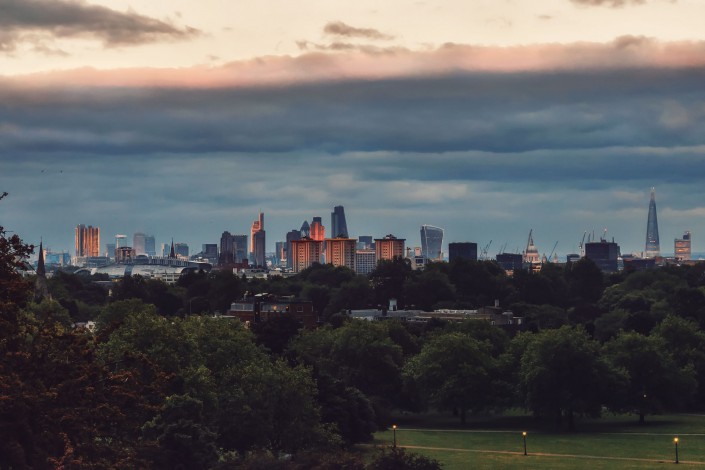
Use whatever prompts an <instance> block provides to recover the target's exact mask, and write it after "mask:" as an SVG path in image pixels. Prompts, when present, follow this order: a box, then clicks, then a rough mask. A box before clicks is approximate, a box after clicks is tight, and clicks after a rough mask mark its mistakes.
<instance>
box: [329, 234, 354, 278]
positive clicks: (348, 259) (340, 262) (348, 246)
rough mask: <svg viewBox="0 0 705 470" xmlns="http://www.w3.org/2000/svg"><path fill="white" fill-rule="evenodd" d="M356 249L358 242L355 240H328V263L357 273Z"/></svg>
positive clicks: (342, 238)
mask: <svg viewBox="0 0 705 470" xmlns="http://www.w3.org/2000/svg"><path fill="white" fill-rule="evenodd" d="M356 248H357V241H356V240H355V239H354V238H344V237H336V238H326V262H327V263H330V264H332V265H333V266H344V267H346V268H348V269H352V270H353V271H355V251H356Z"/></svg>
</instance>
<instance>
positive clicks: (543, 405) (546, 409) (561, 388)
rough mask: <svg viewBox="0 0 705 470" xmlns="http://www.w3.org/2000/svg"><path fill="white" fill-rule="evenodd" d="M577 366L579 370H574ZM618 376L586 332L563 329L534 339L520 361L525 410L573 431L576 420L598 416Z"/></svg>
mask: <svg viewBox="0 0 705 470" xmlns="http://www.w3.org/2000/svg"><path fill="white" fill-rule="evenodd" d="M578 365H579V366H578ZM617 378H618V376H617V374H616V372H615V371H614V370H613V369H612V368H611V367H610V366H609V364H608V363H607V362H606V361H605V360H604V359H603V358H602V357H601V356H600V347H599V345H598V344H597V342H595V341H593V340H591V339H590V338H589V336H588V335H587V333H586V332H585V330H584V329H582V328H571V327H567V326H563V327H561V328H558V329H555V330H542V331H540V332H539V333H537V334H535V335H534V336H533V337H532V340H531V342H530V343H529V344H528V345H527V347H526V352H525V353H524V355H523V357H522V359H521V369H520V379H521V385H522V387H523V390H524V393H525V397H526V405H527V406H528V407H529V408H530V409H531V410H532V411H533V412H534V413H535V414H536V415H539V416H544V415H548V416H551V417H552V418H553V419H555V421H556V424H557V425H558V426H561V425H562V423H563V419H566V420H567V425H568V429H569V430H571V431H573V430H574V429H575V415H576V414H577V415H587V416H599V415H600V411H601V408H602V404H603V403H605V402H606V401H607V398H608V393H607V392H608V390H609V389H610V386H611V385H612V383H614V381H615V380H617Z"/></svg>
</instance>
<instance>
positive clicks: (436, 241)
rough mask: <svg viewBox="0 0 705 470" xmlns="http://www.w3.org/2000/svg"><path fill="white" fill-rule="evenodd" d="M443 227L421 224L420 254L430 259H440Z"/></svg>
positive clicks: (441, 257) (441, 255)
mask: <svg viewBox="0 0 705 470" xmlns="http://www.w3.org/2000/svg"><path fill="white" fill-rule="evenodd" d="M442 246H443V229H442V228H439V227H434V226H433V225H422V226H421V256H423V257H424V258H425V259H427V260H430V261H441V260H442V259H443V254H442V251H441V250H442Z"/></svg>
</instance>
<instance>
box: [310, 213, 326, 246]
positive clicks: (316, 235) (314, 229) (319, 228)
mask: <svg viewBox="0 0 705 470" xmlns="http://www.w3.org/2000/svg"><path fill="white" fill-rule="evenodd" d="M309 237H310V238H311V240H318V241H319V242H322V241H323V240H325V239H326V228H325V227H324V226H323V221H322V219H321V218H320V217H314V218H313V220H312V221H311V232H310V234H309Z"/></svg>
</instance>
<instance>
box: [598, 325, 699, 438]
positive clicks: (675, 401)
mask: <svg viewBox="0 0 705 470" xmlns="http://www.w3.org/2000/svg"><path fill="white" fill-rule="evenodd" d="M605 356H606V357H607V359H608V360H609V361H610V362H611V363H612V364H614V366H615V367H618V368H621V369H622V370H624V371H625V372H626V374H627V382H626V388H625V390H624V391H623V395H622V396H621V397H620V396H619V394H617V395H615V397H616V398H618V399H619V398H621V400H618V403H617V409H618V410H620V411H622V410H629V411H636V412H637V413H638V414H639V424H644V422H645V415H646V414H647V413H652V412H654V411H660V410H662V409H663V407H664V406H678V405H682V404H683V403H685V402H686V401H687V400H688V398H689V396H690V395H691V394H692V391H693V390H694V388H695V383H694V382H695V381H694V378H693V376H692V369H691V368H689V367H686V368H683V369H681V368H678V367H677V366H676V364H675V363H674V362H673V360H672V358H671V357H670V355H669V354H668V352H667V351H666V348H665V347H664V344H663V340H662V339H661V338H659V337H658V336H643V335H641V334H639V333H636V332H622V333H621V334H620V335H618V336H617V337H616V338H615V339H613V340H612V341H610V342H609V343H607V344H606V345H605Z"/></svg>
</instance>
